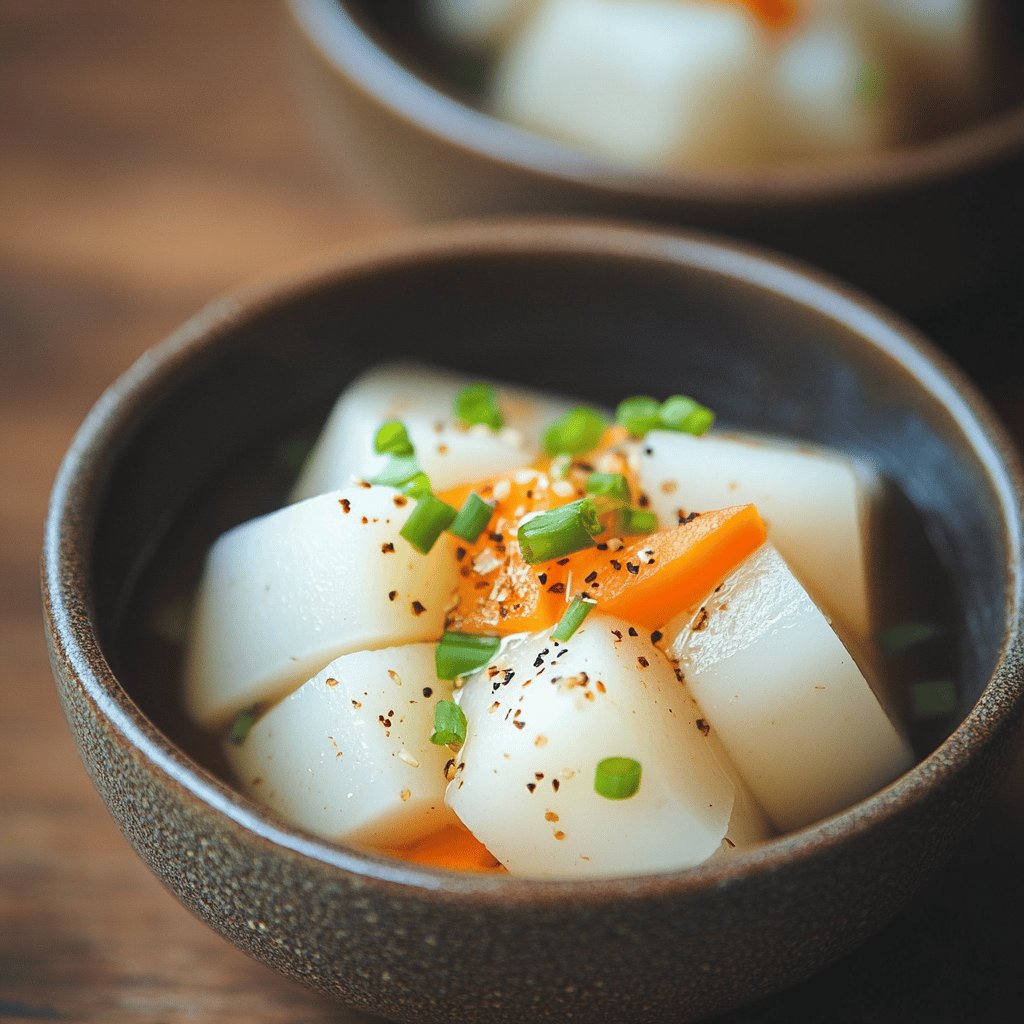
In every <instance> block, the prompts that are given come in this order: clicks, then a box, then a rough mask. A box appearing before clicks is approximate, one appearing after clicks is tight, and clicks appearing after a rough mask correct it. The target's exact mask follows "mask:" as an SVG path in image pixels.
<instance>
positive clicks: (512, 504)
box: [440, 472, 579, 636]
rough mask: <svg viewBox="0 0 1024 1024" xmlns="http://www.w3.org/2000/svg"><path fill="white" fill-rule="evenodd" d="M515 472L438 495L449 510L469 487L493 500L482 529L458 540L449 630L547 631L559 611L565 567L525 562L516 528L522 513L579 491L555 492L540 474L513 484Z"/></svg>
mask: <svg viewBox="0 0 1024 1024" xmlns="http://www.w3.org/2000/svg"><path fill="white" fill-rule="evenodd" d="M519 476H520V473H519V472H516V473H510V474H506V475H504V476H501V477H496V478H495V479H493V480H489V481H485V482H483V483H480V484H473V485H469V486H463V487H456V488H452V489H451V490H450V491H446V492H445V493H444V494H442V495H440V497H441V498H442V499H443V500H444V501H447V502H448V504H450V505H452V506H453V507H455V508H459V507H461V505H462V503H463V502H464V501H465V500H466V497H467V496H468V495H469V492H470V491H475V492H476V493H477V494H479V495H480V497H481V498H483V499H484V500H485V501H495V502H496V504H495V509H494V515H493V516H492V518H491V522H490V525H489V527H488V528H487V530H486V531H485V532H484V533H482V534H481V535H480V537H479V538H477V540H476V541H475V542H474V543H472V544H470V543H465V542H459V543H458V550H457V554H458V555H459V589H458V592H457V596H458V604H457V605H456V607H455V608H454V610H453V611H452V612H451V614H450V615H449V616H448V622H447V628H449V629H454V630H459V631H461V632H464V633H483V634H489V635H492V636H493V635H497V636H507V635H508V634H510V633H534V632H539V631H540V630H543V629H548V628H549V627H550V626H551V625H553V624H554V623H555V622H557V621H558V620H559V618H561V616H562V613H563V612H564V611H565V605H566V595H565V590H566V582H567V577H568V572H569V568H568V567H567V566H561V565H558V564H557V563H555V562H548V563H545V564H543V565H536V566H534V565H529V564H528V563H527V562H526V561H525V560H524V558H523V556H522V554H521V553H520V551H519V544H518V542H517V541H516V532H517V529H518V525H519V521H520V520H521V519H522V517H523V516H524V515H526V514H527V513H529V512H545V511H547V510H549V509H552V508H557V507H558V506H560V505H564V504H566V503H567V502H569V501H573V500H575V499H576V498H577V497H578V496H579V495H578V494H577V493H576V492H575V491H572V492H571V493H570V494H568V495H559V494H556V493H555V492H554V491H553V490H552V488H551V486H550V483H549V481H548V479H547V477H546V475H544V474H540V473H538V474H535V475H534V478H533V479H529V480H527V479H526V478H525V477H523V478H522V479H524V480H525V481H526V482H522V483H520V482H517V479H516V478H517V477H519ZM496 495H497V496H496ZM499 538H500V539H499Z"/></svg>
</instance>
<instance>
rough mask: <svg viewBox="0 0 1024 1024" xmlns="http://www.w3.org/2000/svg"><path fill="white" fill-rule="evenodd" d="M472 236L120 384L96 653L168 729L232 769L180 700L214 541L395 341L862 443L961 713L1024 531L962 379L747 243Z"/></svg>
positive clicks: (262, 308)
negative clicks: (916, 566) (121, 408)
mask: <svg viewBox="0 0 1024 1024" xmlns="http://www.w3.org/2000/svg"><path fill="white" fill-rule="evenodd" d="M481 237H485V238H487V239H488V240H489V241H487V242H485V243H483V244H480V238H479V237H478V238H475V239H473V237H472V232H470V239H471V243H472V244H467V245H459V244H455V245H448V244H445V243H443V242H442V243H439V244H437V245H435V246H433V247H430V246H428V247H426V248H425V249H423V250H421V251H419V252H417V251H415V250H410V251H409V252H408V253H407V255H405V256H401V255H399V256H398V257H397V258H391V259H389V260H386V261H384V262H383V263H381V264H377V263H375V262H374V261H372V260H371V261H369V262H367V263H366V264H364V265H362V266H361V267H357V268H356V269H354V270H350V271H349V272H347V273H344V274H341V275H333V274H331V273H327V274H326V275H325V276H323V277H322V278H321V279H319V280H317V281H314V282H313V283H312V284H310V283H306V284H304V285H301V286H299V287H297V288H295V289H292V290H291V291H288V292H286V293H285V294H284V295H283V297H278V298H276V299H274V300H272V301H266V302H263V301H257V302H255V303H253V304H251V305H250V306H249V307H248V308H247V310H246V312H245V313H244V314H242V315H240V316H233V317H231V316H229V318H228V319H226V320H224V321H223V322H222V321H221V320H220V319H219V316H220V313H223V312H224V310H221V311H220V312H218V311H216V310H215V311H213V312H212V313H210V314H207V315H206V316H204V317H201V318H200V319H199V320H197V321H196V322H195V323H193V324H192V325H190V327H189V328H187V329H186V330H185V332H184V334H183V335H182V336H181V337H179V339H178V340H177V341H176V342H172V344H171V346H170V348H169V349H167V350H166V351H165V353H164V356H163V366H162V367H161V369H160V371H159V372H158V373H156V374H154V375H152V376H150V377H148V378H146V379H145V380H144V381H143V382H142V384H141V385H139V386H137V387H135V388H134V390H133V392H132V393H131V394H130V395H129V400H128V401H127V402H126V415H128V416H130V418H131V429H130V430H129V431H124V432H123V435H122V436H125V437H127V441H126V442H125V443H124V445H123V447H121V448H120V450H118V451H117V452H116V457H114V458H113V460H112V461H111V462H110V463H109V464H108V465H107V466H106V467H105V469H104V471H105V472H106V473H107V474H108V476H107V479H106V483H105V485H104V487H103V489H102V491H101V493H102V494H103V495H104V500H103V504H102V506H101V507H100V508H99V509H98V513H97V516H96V520H95V522H96V528H95V529H96V534H95V545H94V547H93V554H92V564H91V567H90V576H91V580H92V581H93V586H94V593H93V595H92V597H93V604H94V615H95V620H96V623H97V626H98V631H99V635H100V638H101V643H102V645H103V648H104V652H105V654H106V656H107V658H108V660H109V661H110V663H111V664H112V667H113V668H114V671H115V673H116V674H117V676H118V678H119V680H120V682H121V684H122V686H123V687H124V689H125V690H126V691H127V693H128V695H129V696H130V697H131V698H132V699H133V700H134V701H135V702H136V703H137V704H138V705H139V706H140V707H141V709H142V710H143V712H144V713H145V714H146V715H147V716H148V717H149V718H150V719H151V720H153V721H154V722H155V723H156V724H157V725H158V727H159V728H161V729H162V730H163V731H164V732H165V733H167V734H168V735H169V736H170V737H171V738H172V739H173V740H174V741H175V742H177V743H178V744H179V745H180V746H182V747H184V749H185V750H186V751H188V752H189V753H190V754H191V755H192V756H193V757H194V758H196V759H198V760H199V761H200V762H201V763H203V764H204V765H205V766H206V767H208V768H211V769H212V770H214V771H215V772H217V773H222V771H223V766H222V765H221V764H220V763H219V760H218V756H217V753H216V748H215V745H213V744H210V743H209V742H208V738H204V737H203V736H201V735H200V734H198V733H197V732H196V731H195V730H193V729H192V728H191V727H190V726H189V725H188V723H187V722H186V720H185V719H184V716H183V715H182V714H181V712H180V710H179V704H178V700H177V689H176V686H177V670H178V664H179V658H180V653H181V639H182V635H183V632H182V629H183V627H182V623H183V621H184V615H185V612H186V608H185V605H184V603H183V602H185V601H187V597H188V595H189V593H190V590H191V588H192V587H193V586H194V584H195V581H196V578H197V575H198V571H199V568H200V566H201V562H202V557H203V555H204V553H205V550H206V548H207V546H208V544H209V543H210V542H211V541H212V540H213V538H214V537H216V536H217V534H218V533H219V532H221V531H222V530H224V529H226V528H227V527H229V526H231V525H233V524H234V523H236V522H240V521H242V520H244V519H246V518H249V517H250V516H252V515H255V514H258V513H261V512H264V511H268V510H270V509H271V508H274V507H276V506H277V505H279V504H281V503H282V502H283V500H284V496H285V494H286V492H287V489H288V487H289V485H290V483H291V480H292V478H293V476H294V474H295V473H296V472H297V466H298V461H297V460H298V458H299V457H300V456H301V451H302V450H303V447H304V446H308V444H309V443H310V441H311V439H312V437H313V436H314V435H315V431H316V429H317V428H318V426H319V425H320V423H321V422H322V419H323V416H324V415H325V413H326V411H327V409H328V407H329V405H330V403H331V402H332V401H333V399H334V398H335V397H336V396H337V394H338V392H339V391H340V390H341V389H342V387H343V386H344V385H345V384H346V383H347V382H348V381H350V380H351V379H352V378H353V377H354V376H355V375H356V374H357V373H359V372H360V371H361V370H362V369H364V368H365V367H367V366H369V365H371V364H373V363H376V362H378V361H380V360H381V359H386V358H411V359H419V360H425V361H428V362H431V363H435V364H438V365H441V366H447V367H451V368H456V369H461V370H466V371H469V372H471V373H479V374H481V375H487V376H492V377H497V378H501V379H507V380H510V381H515V382H521V383H524V384H528V385H533V386H537V387H543V388H547V389H554V390H561V391H564V392H567V393H570V394H573V395H578V396H580V397H582V398H585V399H587V400H590V401H593V402H598V403H603V404H606V405H614V403H615V402H617V401H618V400H619V399H621V398H622V397H624V396H626V395H629V394H635V393H649V392H654V393H656V394H668V393H672V392H684V393H691V394H694V395H696V396H698V397H699V398H700V399H701V400H703V401H705V402H706V403H707V404H709V405H710V406H711V407H712V408H714V409H715V410H716V411H717V413H718V415H719V418H720V422H722V423H724V424H727V425H729V426H734V427H739V428H749V429H754V430H762V431H770V432H773V433H778V434H784V435H789V436H792V437H794V438H798V439H807V440H810V441H815V442H820V443H824V444H827V445H830V446H833V447H835V448H837V449H840V450H843V451H848V452H851V453H853V454H857V455H861V456H864V457H866V458H868V459H870V460H871V461H872V462H874V463H875V465H877V466H878V467H879V468H880V469H881V471H882V472H883V473H884V474H885V476H886V477H888V478H889V479H890V480H893V481H896V482H897V483H898V485H899V489H900V491H901V492H902V494H903V495H905V497H906V499H908V500H909V504H910V506H911V507H912V509H913V510H914V515H915V518H916V519H917V520H919V521H920V523H921V524H922V526H923V531H924V536H925V538H926V540H927V546H928V548H929V549H930V552H931V553H930V554H929V556H928V557H933V556H934V553H935V552H937V553H938V556H937V557H938V560H939V561H940V562H941V566H942V573H941V575H942V581H941V583H940V585H939V586H938V587H935V588H933V587H932V586H931V584H927V585H926V586H925V587H924V588H922V589H925V590H927V591H928V593H929V594H931V595H933V598H932V605H933V612H934V614H935V615H936V616H938V617H942V618H943V619H944V621H946V622H947V623H948V624H950V627H951V630H952V635H953V636H954V637H955V639H956V643H955V645H953V646H952V647H949V648H947V649H946V658H945V662H944V664H942V665H941V666H939V670H940V671H942V672H944V673H945V674H946V675H947V676H949V677H952V678H954V679H955V680H956V681H957V682H958V685H959V691H960V708H959V711H958V719H959V717H962V716H963V715H964V714H966V713H967V711H968V710H969V709H970V708H971V706H972V705H973V704H974V702H975V701H976V700H977V698H978V697H979V695H980V694H981V692H982V689H983V688H984V686H985V684H986V683H987V681H988V680H989V678H990V675H991V672H992V669H993V666H994V665H995V664H996V662H997V660H998V658H999V655H1000V651H1001V649H1002V646H1003V644H1004V640H1005V635H1006V630H1007V607H1006V602H1007V594H1008V593H1009V588H1010V585H1011V578H1010V568H1009V567H1008V560H1009V559H1010V557H1011V556H1010V553H1009V552H1010V551H1011V549H1012V547H1013V545H1012V542H1011V539H1010V538H1009V537H1008V535H1007V532H1006V526H1005V523H1004V519H1003V516H1005V514H1006V513H1005V504H1006V500H1005V494H1003V493H1001V492H1000V487H1001V484H1000V482H999V479H998V471H997V469H996V468H994V466H993V464H992V459H993V455H992V452H991V450H990V448H989V444H988V441H987V440H986V438H985V437H984V432H983V430H982V428H981V427H980V426H979V424H978V423H977V421H976V420H975V419H974V418H973V416H972V414H971V413H970V412H969V411H968V409H967V407H966V406H965V405H964V402H963V398H962V395H961V393H960V391H961V388H962V382H959V381H957V382H950V380H949V379H948V378H946V377H944V376H943V374H942V373H941V372H940V371H939V370H938V369H937V368H936V366H935V364H934V363H932V362H931V361H930V358H929V357H928V356H926V355H923V354H922V352H921V351H920V350H919V349H918V348H917V347H915V345H914V344H912V343H909V342H907V341H905V340H903V339H901V337H900V336H899V333H898V331H897V329H896V328H894V327H892V326H891V325H890V324H888V323H887V322H886V321H885V320H884V319H882V318H879V317H877V316H875V315H874V314H872V313H871V312H870V311H868V310H865V309H864V308H863V307H860V306H858V305H857V304H856V303H855V302H854V301H853V300H847V299H845V298H844V297H842V296H841V295H840V294H838V293H836V292H833V291H831V290H829V289H828V288H826V287H824V286H820V285H818V284H816V283H814V282H813V281H810V280H809V279H807V278H805V277H803V276H801V275H798V274H796V273H793V272H790V271H788V270H786V269H785V268H784V267H780V266H778V265H774V264H771V263H767V262H763V261H761V260H760V259H757V258H754V257H749V256H746V255H744V254H742V253H740V252H738V251H736V250H733V249H729V248H724V247H721V248H720V247H718V246H716V245H714V244H708V243H702V242H699V241H685V240H677V239H672V238H670V237H669V236H658V235H654V234H651V235H649V236H646V239H644V236H640V235H637V234H634V233H632V232H617V231H614V230H612V231H609V232H607V233H603V232H602V230H601V229H599V228H593V229H579V228H577V229H575V230H568V229H567V230H566V232H565V233H564V236H563V232H562V231H561V230H559V229H558V228H557V227H556V228H554V229H552V230H550V231H549V232H547V233H546V234H545V232H544V231H543V230H542V229H538V230H530V229H524V230H522V231H520V232H518V233H517V231H515V230H510V231H509V232H508V233H507V235H505V236H504V237H502V236H500V235H495V234H486V233H485V235H483V236H481ZM538 239H539V240H540V241H541V244H540V248H539V251H537V246H536V243H537V241H538ZM641 239H644V240H643V241H641ZM531 249H533V250H534V251H530V250H531ZM232 312H233V310H231V309H228V313H229V314H231V313H232ZM203 334H205V335H206V337H205V338H201V340H200V342H199V343H194V342H193V340H192V338H193V336H195V335H203ZM968 391H969V389H968ZM907 564H908V563H907V561H906V559H900V558H897V559H896V561H895V562H894V563H893V572H894V573H896V574H898V573H904V574H905V573H906V572H907V571H908V569H907ZM911 571H912V570H911ZM936 595H942V596H941V601H939V602H936V600H935V596H936ZM936 604H937V605H938V606H937V607H936ZM169 620H171V621H169ZM953 724H955V723H954V722H952V721H950V722H948V723H946V726H945V728H944V731H943V733H942V735H938V736H932V737H930V738H926V739H925V741H924V742H925V747H926V749H930V747H931V746H934V745H935V743H937V742H939V741H940V740H941V739H942V738H943V737H944V735H945V733H946V732H948V729H949V728H951V727H952V726H953Z"/></svg>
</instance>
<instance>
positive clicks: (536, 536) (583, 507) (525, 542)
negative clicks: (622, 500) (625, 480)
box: [516, 498, 602, 565]
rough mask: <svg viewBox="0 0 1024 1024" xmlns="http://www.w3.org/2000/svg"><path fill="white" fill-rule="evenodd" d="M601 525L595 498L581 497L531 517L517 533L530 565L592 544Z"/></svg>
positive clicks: (521, 549) (590, 546) (580, 549)
mask: <svg viewBox="0 0 1024 1024" xmlns="http://www.w3.org/2000/svg"><path fill="white" fill-rule="evenodd" d="M601 529H602V527H601V520H600V519H599V518H598V515H597V507H596V506H595V505H594V502H593V501H592V500H591V499H590V498H580V499H579V500H578V501H573V502H571V503H570V504H568V505H562V506H561V508H553V509H551V511H550V512H541V513H540V514H539V515H536V516H534V517H533V518H532V519H527V521H526V522H525V523H523V524H522V526H520V527H519V530H518V533H517V535H516V536H517V539H518V541H519V549H520V551H522V553H523V558H524V559H525V560H526V561H527V562H529V564H530V565H536V564H537V563H538V562H548V561H550V560H551V559H552V558H562V557H563V556H564V555H571V554H572V553H573V552H574V551H583V550H584V549H585V548H592V547H593V546H594V537H596V536H597V535H598V534H599V533H600V532H601Z"/></svg>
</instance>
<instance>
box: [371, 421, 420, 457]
mask: <svg viewBox="0 0 1024 1024" xmlns="http://www.w3.org/2000/svg"><path fill="white" fill-rule="evenodd" d="M373 450H374V451H375V452H376V453H377V454H378V455H412V454H413V453H414V452H415V449H414V448H413V446H412V441H410V440H409V431H408V430H406V429H405V424H404V423H402V422H401V421H400V420H388V421H387V423H382V424H381V425H380V426H379V427H378V428H377V434H376V436H375V437H374V439H373Z"/></svg>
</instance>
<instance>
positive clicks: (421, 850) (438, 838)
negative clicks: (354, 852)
mask: <svg viewBox="0 0 1024 1024" xmlns="http://www.w3.org/2000/svg"><path fill="white" fill-rule="evenodd" d="M386 852H387V853H389V854H391V856H392V857H398V858H400V859H401V860H407V861H411V862H412V863H413V864H426V865H427V866H428V867H433V868H447V869H448V870H450V871H480V872H499V871H504V870H505V869H504V868H503V867H502V866H501V864H500V863H499V862H498V861H497V860H496V859H495V858H494V857H492V856H491V854H490V853H489V852H488V850H487V847H486V846H484V844H483V843H481V842H480V841H479V840H478V839H477V838H476V837H475V836H474V835H473V833H472V832H470V831H469V830H468V829H465V828H463V827H462V826H461V825H446V826H445V827H444V828H443V829H441V830H440V831H438V832H434V833H432V834H431V835H429V836H427V837H426V838H425V839H421V840H420V841H419V842H417V843H414V844H413V845H412V846H407V847H404V848H403V849H400V850H394V849H392V850H387V851H386Z"/></svg>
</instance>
